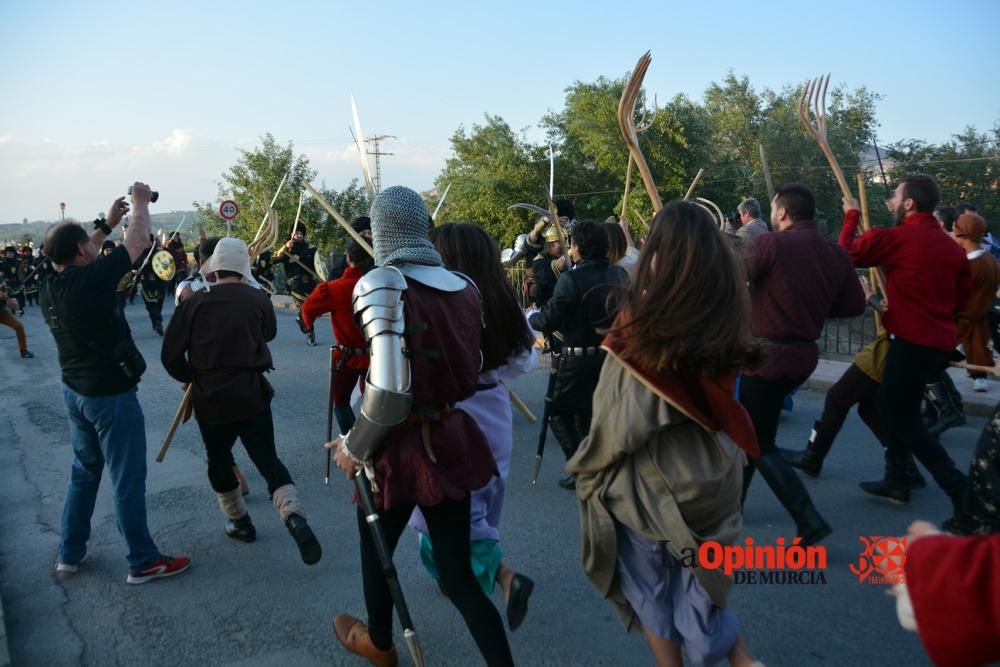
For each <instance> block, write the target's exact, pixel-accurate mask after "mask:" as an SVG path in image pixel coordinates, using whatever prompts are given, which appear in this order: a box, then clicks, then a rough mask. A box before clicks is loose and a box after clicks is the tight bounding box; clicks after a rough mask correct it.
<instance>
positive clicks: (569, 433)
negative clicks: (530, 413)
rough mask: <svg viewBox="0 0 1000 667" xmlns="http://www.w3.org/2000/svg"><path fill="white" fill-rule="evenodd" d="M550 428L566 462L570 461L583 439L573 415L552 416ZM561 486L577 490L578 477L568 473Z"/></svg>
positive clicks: (561, 480)
mask: <svg viewBox="0 0 1000 667" xmlns="http://www.w3.org/2000/svg"><path fill="white" fill-rule="evenodd" d="M549 428H551V429H552V434H553V435H554V436H556V440H557V441H558V442H559V447H560V449H562V451H563V455H564V456H565V457H566V460H567V461H569V460H570V458H571V457H572V456H573V454H575V453H576V448H577V447H578V446H579V445H580V441H581V440H582V439H583V438H582V437H580V433H579V432H578V431H577V429H576V420H575V418H574V416H573V415H562V414H560V415H552V416H551V417H550V418H549ZM559 486H561V487H562V488H564V489H569V490H572V489H575V488H576V477H574V476H573V475H571V474H569V473H567V474H566V475H563V476H562V477H561V478H560V479H559Z"/></svg>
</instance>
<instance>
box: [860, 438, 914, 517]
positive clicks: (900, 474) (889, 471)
mask: <svg viewBox="0 0 1000 667" xmlns="http://www.w3.org/2000/svg"><path fill="white" fill-rule="evenodd" d="M904 453H905V452H904ZM904 453H897V454H893V453H892V452H890V451H889V450H888V449H887V450H885V477H883V478H882V479H880V480H878V481H874V482H861V483H860V484H858V486H860V487H861V490H862V491H864V492H865V493H870V494H872V495H873V496H879V497H880V498H887V499H889V500H891V501H892V502H895V503H900V504H905V503H908V502H910V487H909V485H908V484H907V483H906V457H905V456H904ZM918 474H919V473H918Z"/></svg>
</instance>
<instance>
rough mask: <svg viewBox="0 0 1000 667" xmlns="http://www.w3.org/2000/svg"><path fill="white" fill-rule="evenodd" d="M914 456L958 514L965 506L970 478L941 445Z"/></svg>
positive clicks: (915, 453)
mask: <svg viewBox="0 0 1000 667" xmlns="http://www.w3.org/2000/svg"><path fill="white" fill-rule="evenodd" d="M913 454H914V456H916V457H917V460H918V461H920V463H921V464H922V465H923V466H924V468H926V469H927V472H929V473H930V474H931V477H933V478H934V481H935V482H936V483H937V485H938V486H940V487H941V490H942V491H944V492H945V494H947V496H948V498H949V499H950V500H951V504H952V507H953V508H954V511H955V513H956V514H958V513H959V512H960V511H961V509H962V507H963V506H964V503H963V501H964V497H965V487H966V485H967V484H968V483H969V478H968V477H966V476H965V474H964V473H963V472H962V471H961V470H959V469H958V468H957V467H955V462H954V461H952V460H951V457H950V456H948V453H947V452H946V451H944V448H943V447H941V445H936V447H934V448H929V449H927V450H915V451H914V452H913Z"/></svg>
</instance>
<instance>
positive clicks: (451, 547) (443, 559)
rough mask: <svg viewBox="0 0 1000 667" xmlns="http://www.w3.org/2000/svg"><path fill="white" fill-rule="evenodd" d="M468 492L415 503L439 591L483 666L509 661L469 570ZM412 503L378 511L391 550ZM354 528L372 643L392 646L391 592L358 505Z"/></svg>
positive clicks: (498, 623) (499, 624)
mask: <svg viewBox="0 0 1000 667" xmlns="http://www.w3.org/2000/svg"><path fill="white" fill-rule="evenodd" d="M469 507H470V505H469V496H466V497H465V500H463V501H458V502H456V501H453V500H444V501H442V502H440V503H438V504H437V505H434V506H433V507H424V506H422V505H421V506H420V511H421V512H422V513H423V515H424V518H425V519H426V520H427V529H428V531H429V532H430V538H431V546H432V548H433V550H434V562H435V563H436V564H437V567H438V571H439V572H440V579H439V580H438V581H439V583H440V585H441V590H442V591H443V592H444V594H445V595H446V596H448V599H449V600H451V603H452V604H453V605H455V607H456V608H457V609H458V611H459V613H460V614H462V618H463V619H465V624H466V626H468V628H469V632H470V633H471V634H472V638H473V639H474V640H475V642H476V646H478V647H479V652H480V653H482V655H483V658H484V659H485V660H486V664H487V665H513V664H514V659H513V657H511V654H510V646H509V645H508V644H507V635H506V634H505V633H504V628H503V621H502V620H501V618H500V614H499V613H498V612H497V610H496V607H494V606H493V603H492V602H490V599H489V598H488V597H486V594H485V593H484V592H483V589H482V588H481V587H480V586H479V583H478V582H477V581H476V576H475V575H474V574H473V573H472V563H471V560H470V558H471V556H470V542H469ZM413 508H414V505H412V504H404V505H396V506H395V507H393V508H392V509H390V510H388V511H386V510H383V511H380V512H379V519H380V521H379V523H380V524H381V525H382V530H383V531H384V533H385V537H386V540H387V541H388V543H389V552H390V554H391V553H392V552H393V551H395V549H396V543H397V542H399V536H400V535H402V534H403V531H404V529H405V528H406V522H407V521H409V519H410V515H411V514H412V513H413ZM358 531H359V532H360V537H361V572H362V575H363V577H364V590H365V606H366V607H367V608H368V632H369V635H370V636H371V640H372V643H373V644H375V646H376V647H378V648H379V649H381V650H388V649H389V647H390V646H391V645H392V596H391V594H390V593H389V586H388V585H387V584H386V582H385V575H384V573H383V572H382V564H381V561H380V560H379V557H378V551H377V550H376V548H375V542H374V540H373V539H372V535H371V529H370V528H369V526H368V522H367V521H366V520H365V512H364V510H362V509H361V508H360V507H359V508H358Z"/></svg>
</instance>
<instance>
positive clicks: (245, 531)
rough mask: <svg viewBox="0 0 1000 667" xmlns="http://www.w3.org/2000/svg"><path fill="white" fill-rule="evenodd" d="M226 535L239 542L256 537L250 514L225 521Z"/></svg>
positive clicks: (250, 540)
mask: <svg viewBox="0 0 1000 667" xmlns="http://www.w3.org/2000/svg"><path fill="white" fill-rule="evenodd" d="M226 535H227V536H229V537H231V538H233V539H234V540H239V541H240V542H253V541H254V540H256V539H257V529H256V528H254V527H253V521H251V520H250V514H249V513H247V514H244V515H243V516H242V517H240V518H239V519H235V520H234V519H230V520H229V521H227V522H226Z"/></svg>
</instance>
